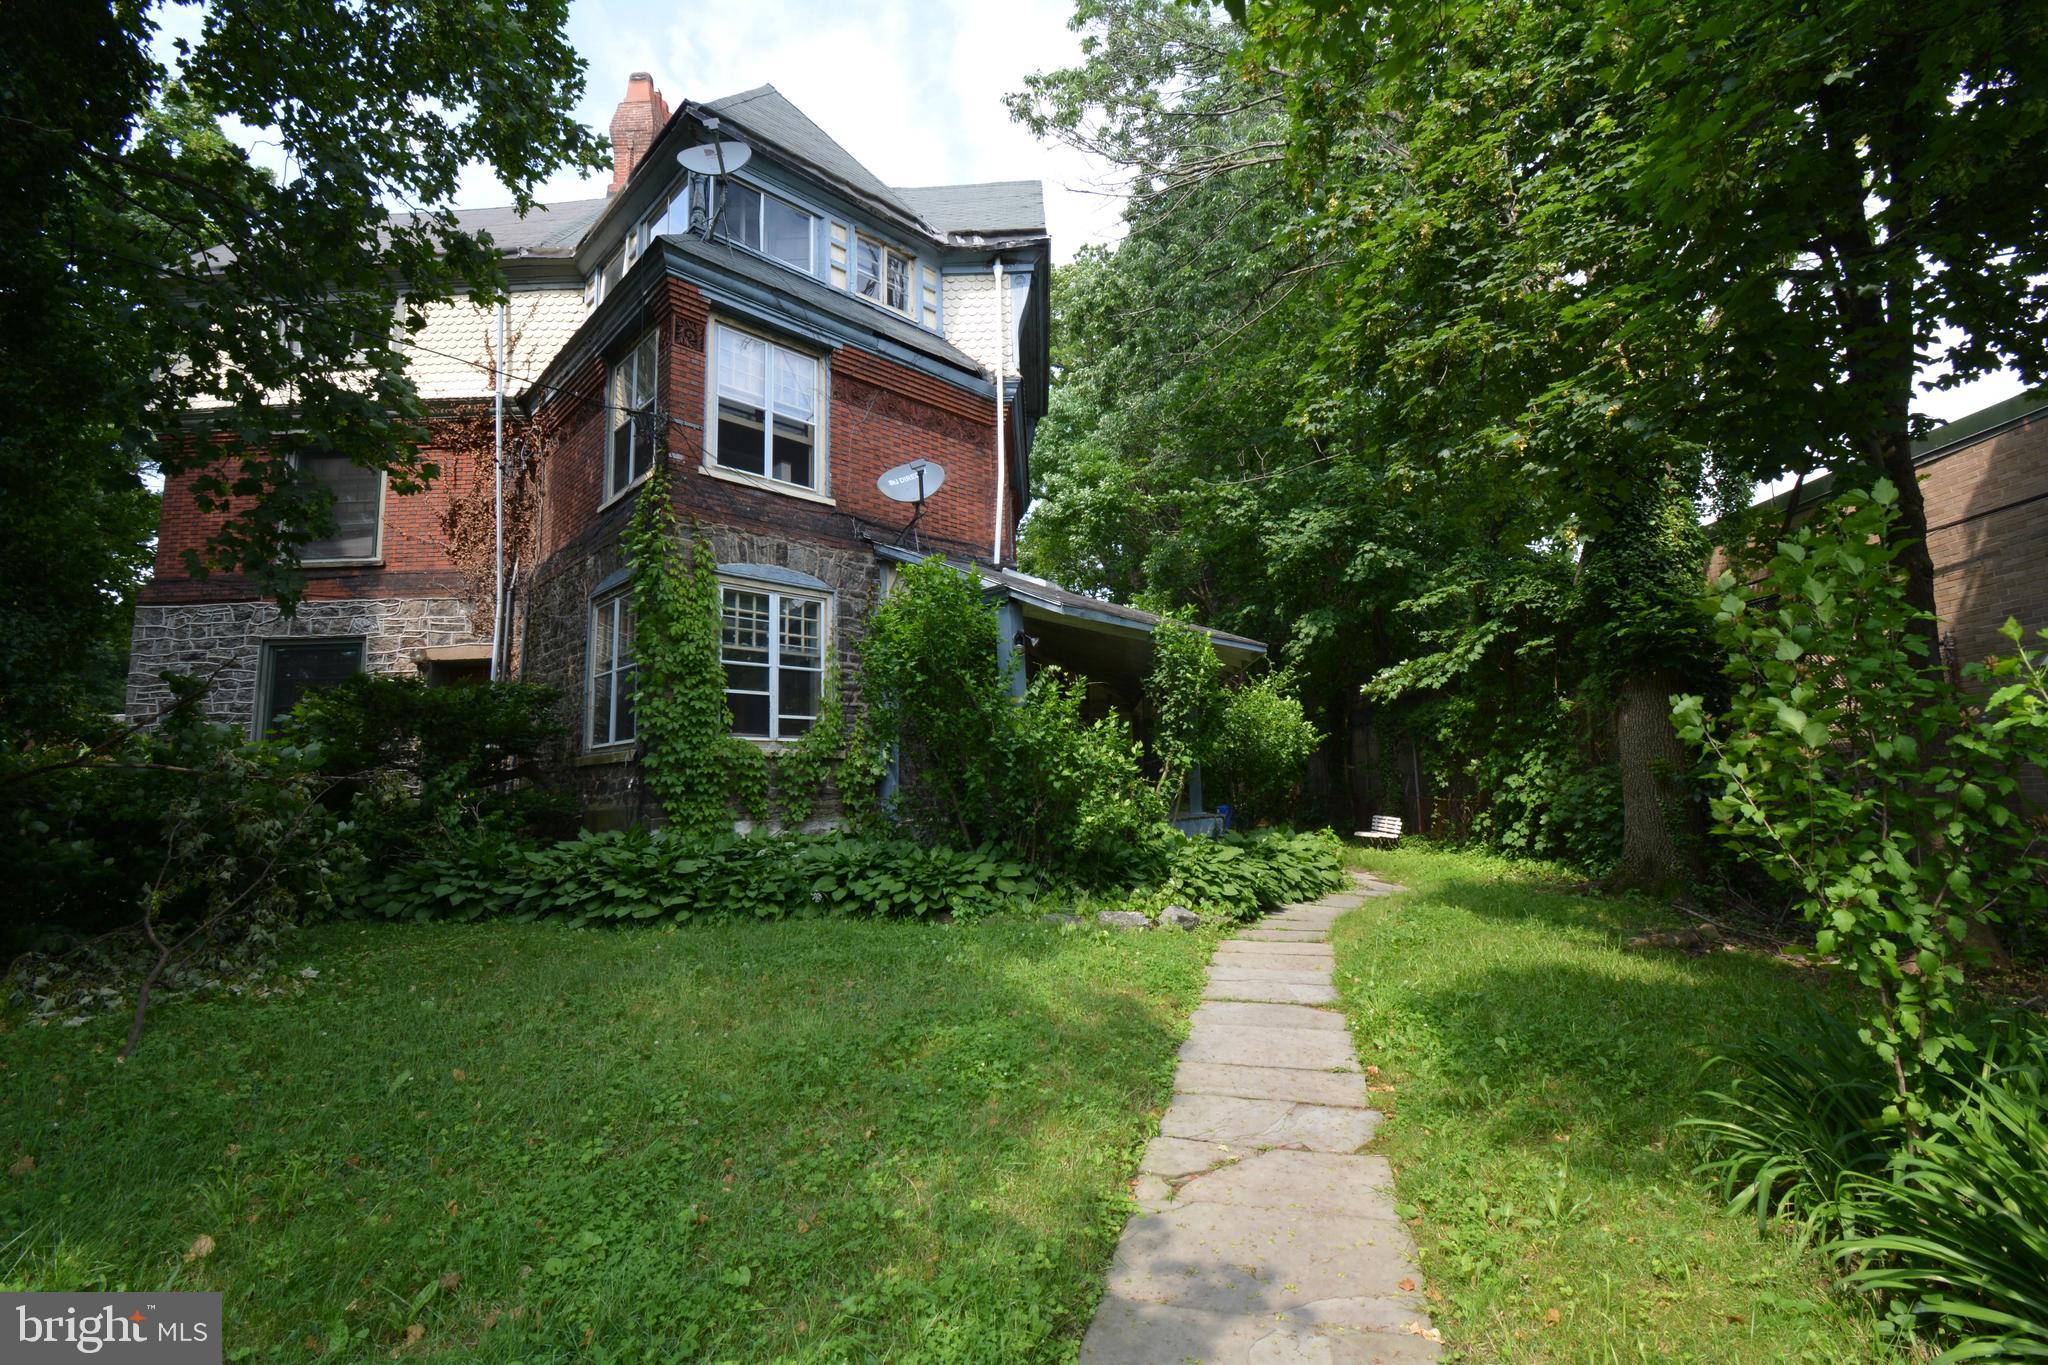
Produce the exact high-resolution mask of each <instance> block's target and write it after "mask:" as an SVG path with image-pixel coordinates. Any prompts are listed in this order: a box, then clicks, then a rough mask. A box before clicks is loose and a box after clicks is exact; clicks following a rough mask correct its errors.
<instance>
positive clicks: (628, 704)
mask: <svg viewBox="0 0 2048 1365" xmlns="http://www.w3.org/2000/svg"><path fill="white" fill-rule="evenodd" d="M638 676H639V673H638V669H637V668H636V667H635V666H634V662H633V594H632V590H631V589H630V588H624V589H621V590H619V591H618V592H615V593H611V594H609V595H607V596H604V597H600V598H598V599H597V600H596V601H595V602H593V603H591V605H590V677H589V683H588V687H587V688H586V693H585V695H586V698H587V700H586V703H585V706H584V714H585V718H586V719H585V724H584V747H586V748H590V749H603V748H606V747H608V746H610V745H614V744H631V743H632V742H633V736H634V734H635V733H636V731H635V728H634V723H633V719H634V718H633V693H634V689H635V687H636V685H637V679H638Z"/></svg>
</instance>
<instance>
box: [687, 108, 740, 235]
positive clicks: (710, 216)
mask: <svg viewBox="0 0 2048 1365" xmlns="http://www.w3.org/2000/svg"><path fill="white" fill-rule="evenodd" d="M718 129H719V122H718V120H717V119H715V118H707V119H705V120H704V131H705V132H707V133H709V134H710V135H711V140H710V141H709V142H700V143H698V144H697V145H696V146H694V147H685V148H683V150H681V151H680V152H677V153H676V164H677V165H678V166H681V167H682V168H683V169H684V170H686V171H688V172H689V173H690V174H691V176H693V177H695V176H703V177H705V178H706V179H707V180H708V181H709V182H710V185H709V188H708V189H707V191H706V194H705V199H707V200H709V201H710V202H711V208H710V210H709V211H708V212H707V211H706V206H705V204H704V203H702V202H699V199H698V196H697V195H696V193H695V192H694V190H695V186H694V184H693V185H692V193H691V195H690V230H691V231H692V232H696V233H700V234H702V235H703V236H704V237H705V238H706V239H707V240H708V239H709V238H710V236H711V229H712V225H713V223H714V222H715V220H716V217H717V215H718V214H720V213H723V212H724V211H725V206H724V205H723V204H721V203H718V202H717V199H718V180H719V177H720V176H725V175H730V174H732V173H733V172H734V171H736V170H738V169H739V168H740V167H742V166H744V165H746V164H747V162H748V161H749V160H750V159H752V157H753V155H754V149H753V148H752V147H749V146H748V145H747V144H746V143H744V142H739V141H736V140H734V139H732V138H722V137H720V136H719V135H718Z"/></svg>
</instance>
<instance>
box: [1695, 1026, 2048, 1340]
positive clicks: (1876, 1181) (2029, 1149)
mask: <svg viewBox="0 0 2048 1365" xmlns="http://www.w3.org/2000/svg"><path fill="white" fill-rule="evenodd" d="M1956 1050H1957V1052H1958V1053H1959V1054H1962V1055H1967V1056H1969V1057H1970V1058H1971V1059H1972V1061H1971V1064H1970V1065H1968V1066H1967V1067H1963V1066H1957V1067H1955V1068H1954V1069H1952V1070H1951V1071H1950V1072H1947V1073H1944V1074H1942V1075H1940V1077H1939V1079H1938V1080H1934V1081H1932V1082H1931V1083H1930V1086H1929V1090H1928V1093H1927V1095H1926V1099H1927V1102H1928V1115H1927V1118H1926V1122H1925V1125H1924V1130H1923V1131H1922V1133H1921V1134H1920V1135H1919V1136H1917V1137H1916V1136H1914V1134H1913V1133H1912V1132H1911V1131H1909V1130H1908V1129H1907V1128H1905V1127H1904V1126H1902V1125H1900V1124H1898V1123H1896V1122H1893V1121H1891V1120H1890V1118H1889V1115H1888V1110H1889V1109H1890V1107H1891V1106H1892V1104H1893V1103H1894V1101H1895V1094H1894V1091H1893V1074H1892V1070H1891V1068H1890V1067H1889V1066H1888V1065H1886V1064H1885V1062H1884V1060H1883V1059H1882V1058H1880V1057H1879V1056H1878V1054H1877V1053H1876V1052H1875V1051H1873V1050H1872V1049H1871V1048H1870V1047H1869V1046H1868V1045H1867V1044H1866V1043H1865V1042H1864V1041H1863V1039H1862V1038H1861V1037H1860V1036H1859V1033H1858V1031H1857V1030H1856V1029H1855V1028H1854V1027H1852V1026H1850V1025H1849V1024H1846V1023H1844V1022H1842V1021H1841V1020H1839V1019H1837V1018H1835V1017H1834V1016H1833V1015H1831V1014H1827V1013H1824V1012H1817V1013H1816V1015H1815V1017H1814V1020H1813V1022H1812V1023H1811V1025H1810V1026H1808V1027H1806V1028H1804V1029H1802V1030H1801V1032H1800V1033H1799V1034H1798V1035H1796V1036H1794V1037H1791V1038H1762V1039H1759V1040H1757V1041H1756V1042H1755V1043H1753V1044H1752V1045H1750V1046H1749V1047H1747V1048H1745V1049H1743V1050H1742V1051H1741V1052H1739V1053H1736V1054H1734V1055H1732V1056H1730V1057H1725V1058H1720V1059H1717V1060H1716V1062H1715V1064H1714V1065H1715V1067H1716V1068H1717V1069H1720V1070H1723V1071H1725V1072H1726V1073H1727V1076H1728V1080H1727V1083H1726V1085H1725V1087H1724V1088H1723V1089H1721V1090H1719V1091H1717V1092H1714V1093H1712V1094H1710V1095H1709V1096H1708V1097H1707V1098H1708V1099H1710V1100H1711V1101H1713V1103H1714V1105H1715V1108H1716V1112H1715V1113H1714V1114H1713V1115H1712V1116H1711V1117H1707V1118H1701V1119H1694V1120H1688V1121H1687V1123H1686V1125H1685V1126H1686V1127H1687V1128H1688V1129H1690V1130H1691V1131H1692V1132H1694V1133H1695V1134H1697V1135H1698V1137H1699V1139H1700V1141H1701V1143H1702V1145H1703V1148H1704V1151H1705V1159H1704V1160H1703V1161H1702V1162H1701V1165H1700V1167H1699V1169H1700V1171H1701V1172H1702V1173H1703V1174H1705V1175H1708V1176H1710V1177H1712V1178H1713V1179H1714V1180H1715V1181H1716V1182H1717V1184H1718V1185H1719V1187H1720V1191H1721V1193H1722V1195H1723V1197H1725V1198H1726V1199H1728V1200H1729V1202H1730V1203H1731V1204H1732V1205H1734V1206H1735V1207H1737V1208H1747V1209H1750V1210H1752V1211H1754V1213H1755V1214H1756V1217H1757V1220H1758V1223H1759V1225H1760V1226H1764V1225H1768V1224H1771V1223H1778V1224H1780V1225H1787V1226H1791V1227H1794V1228H1796V1229H1797V1230H1798V1231H1799V1232H1800V1234H1801V1236H1804V1237H1811V1238H1813V1239H1814V1240H1815V1241H1816V1242H1817V1243H1818V1245H1819V1246H1820V1247H1821V1248H1822V1249H1823V1250H1824V1251H1825V1252H1826V1253H1827V1254H1828V1255H1830V1256H1831V1257H1833V1258H1834V1259H1835V1260H1836V1261H1838V1262H1840V1263H1841V1264H1843V1265H1844V1267H1845V1268H1846V1269H1847V1271H1848V1274H1847V1276H1846V1278H1845V1283H1846V1284H1847V1285H1848V1286H1849V1287H1852V1288H1856V1289H1862V1290H1866V1291H1870V1292H1874V1293H1879V1294H1882V1295H1885V1296H1886V1297H1887V1298H1888V1299H1889V1300H1890V1302H1891V1304H1892V1307H1893V1311H1892V1319H1893V1321H1895V1322H1900V1323H1907V1322H1912V1321H1914V1320H1917V1322H1918V1324H1919V1326H1920V1327H1921V1328H1922V1330H1924V1331H1928V1332H1930V1333H1932V1334H1933V1335H1936V1336H1939V1337H1942V1338H1945V1339H1947V1340H1948V1341H1949V1342H1950V1343H1951V1347H1952V1349H1951V1350H1950V1352H1949V1354H1947V1355H1946V1356H1944V1359H1953V1360H1963V1359H1999V1360H2007V1359H2018V1358H2044V1357H2048V1029H2044V1027H2043V1025H2042V1024H2041V1023H2040V1021H2038V1020H2032V1019H2026V1020H2012V1021H2005V1022H2002V1023H1995V1024H1991V1025H1985V1026H1979V1027H1977V1028H1975V1029H1973V1030H1971V1031H1970V1032H1969V1033H1968V1034H1967V1035H1965V1036H1964V1037H1963V1038H1962V1041H1961V1042H1960V1043H1959V1045H1958V1047H1957V1049H1956Z"/></svg>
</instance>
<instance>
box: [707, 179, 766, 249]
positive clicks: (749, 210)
mask: <svg viewBox="0 0 2048 1365" xmlns="http://www.w3.org/2000/svg"><path fill="white" fill-rule="evenodd" d="M718 201H719V205H720V208H721V209H722V211H723V218H724V224H725V235H726V238H727V239H728V240H729V241H734V242H738V243H739V244H740V245H742V246H750V247H752V248H754V249H755V250H756V251H759V250H760V249H761V192H760V191H759V190H755V189H750V188H749V187H747V186H745V185H735V184H734V183H733V182H732V181H730V180H727V181H726V182H724V183H723V184H722V185H720V186H719V190H718Z"/></svg>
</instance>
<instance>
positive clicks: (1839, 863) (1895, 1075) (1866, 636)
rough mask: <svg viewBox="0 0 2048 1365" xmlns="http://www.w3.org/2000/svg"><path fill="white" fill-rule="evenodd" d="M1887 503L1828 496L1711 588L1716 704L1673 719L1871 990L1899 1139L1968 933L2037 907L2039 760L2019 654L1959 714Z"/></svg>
mask: <svg viewBox="0 0 2048 1365" xmlns="http://www.w3.org/2000/svg"><path fill="white" fill-rule="evenodd" d="M1896 502H1897V490H1896V489H1894V488H1893V487H1892V486H1891V485H1890V484H1889V483H1887V482H1885V481H1884V480H1879V481H1878V482H1877V483H1876V484H1875V485H1874V486H1873V487H1872V488H1871V489H1870V490H1869V491H1868V492H1860V491H1852V492H1849V493H1845V494H1843V495H1842V496H1840V497H1837V498H1836V499H1834V501H1832V502H1831V503H1829V504H1828V505H1827V507H1826V508H1824V509H1823V510H1822V511H1821V512H1820V513H1819V514H1818V515H1816V516H1815V518H1814V519H1813V520H1812V521H1811V522H1810V523H1808V524H1807V525H1806V526H1803V527H1801V528H1800V529H1799V530H1798V531H1797V532H1795V533H1794V534H1793V536H1792V537H1791V538H1790V539H1788V540H1786V541H1785V542H1783V543H1781V544H1780V545H1779V546H1778V548H1777V553H1776V554H1775V555H1774V556H1773V557H1772V559H1771V560H1770V563H1769V565H1768V567H1767V570H1766V573H1765V577H1764V580H1763V582H1762V583H1761V584H1759V585H1757V587H1758V588H1759V589H1760V590H1759V591H1757V592H1755V593H1754V594H1751V593H1749V592H1745V591H1744V588H1743V585H1742V584H1741V583H1739V582H1738V581H1737V580H1736V579H1735V578H1734V576H1733V575H1732V574H1730V575H1724V576H1723V578H1722V580H1721V582H1720V584H1719V585H1718V591H1719V593H1720V598H1719V601H1718V603H1717V606H1718V615H1717V618H1716V621H1717V625H1718V627H1719V631H1720V636H1721V639H1722V642H1723V643H1724V644H1725V645H1726V646H1727V649H1728V653H1729V658H1730V663H1729V671H1730V676H1731V679H1732V681H1733V682H1734V694H1733V699H1732V701H1731V703H1730V706H1729V709H1728V711H1727V713H1726V714H1725V715H1723V716H1721V717H1718V718H1711V719H1710V718H1709V717H1708V715H1707V713H1706V709H1705V706H1704V704H1703V703H1702V701H1701V700H1700V698H1698V697H1684V698H1680V699H1678V703H1677V707H1676V711H1675V717H1676V720H1677V723H1678V726H1679V731H1680V733H1681V734H1682V735H1684V736H1685V737H1686V738H1687V739H1688V740H1689V741H1690V742H1692V743H1693V744H1696V745H1699V746H1701V747H1702V748H1704V749H1705V750H1706V751H1707V753H1708V754H1709V755H1710V757H1711V759H1712V761H1713V764H1714V766H1715V769H1716V770H1717V773H1718V776H1719V778H1720V786H1721V790H1720V792H1719V794H1718V795H1717V796H1716V797H1715V799H1714V801H1713V812H1714V815H1715V817H1716V819H1718V820H1719V821H1720V822H1721V828H1722V830H1723V832H1724V833H1725V834H1726V835H1727V837H1729V838H1730V839H1732V840H1734V841H1735V842H1736V843H1738V844H1739V845H1740V846H1741V847H1743V848H1744V849H1745V850H1746V851H1748V852H1749V853H1750V854H1752V855H1753V856H1754V857H1755V858H1756V859H1757V860H1758V861H1759V862H1761V863H1762V865H1763V866H1764V867H1765V868H1766V869H1767V870H1768V871H1769V872H1770V873H1771V874H1772V875H1773V876H1774V877H1776V878H1778V879H1779V880H1780V881H1781V882H1783V883H1784V884H1786V885H1787V886H1788V887H1790V888H1791V889H1792V893H1793V895H1794V897H1795V898H1796V900H1797V902H1798V905H1799V908H1800V912H1801V913H1802V914H1803V915H1804V916H1805V917H1806V919H1807V920H1808V921H1809V922H1810V923H1812V924H1813V925H1814V926H1815V946H1816V947H1817V948H1818V950H1819V951H1820V952H1822V953H1824V954H1829V955H1835V956H1838V957H1839V959H1840V961H1841V963H1842V965H1843V966H1844V967H1845V968H1846V969H1847V970H1849V971H1850V972H1852V973H1853V974H1854V975H1855V977H1856V979H1857V980H1858V981H1859V982H1861V983H1862V984H1863V986H1864V987H1865V988H1867V989H1868V991H1869V992H1870V1000H1871V1006H1872V1007H1871V1008H1870V1009H1869V1011H1868V1013H1867V1014H1866V1016H1865V1020H1864V1027H1863V1036H1864V1039H1865V1041H1866V1042H1867V1043H1868V1044H1869V1045H1870V1046H1872V1047H1873V1048H1874V1049H1875V1050H1876V1052H1877V1053H1878V1055H1879V1056H1880V1057H1881V1058H1882V1059H1883V1061H1884V1062H1885V1064H1886V1066H1887V1068H1888V1069H1889V1070H1890V1072H1891V1075H1892V1092H1893V1103H1892V1106H1891V1111H1892V1115H1893V1117H1894V1119H1895V1120H1897V1121H1901V1122H1904V1123H1905V1124H1907V1125H1908V1126H1911V1125H1914V1124H1917V1123H1919V1122H1921V1121H1923V1120H1924V1119H1925V1118H1926V1117H1927V1115H1928V1113H1929V1112H1930V1111H1929V1105H1928V1101H1927V1099H1926V1097H1925V1094H1924V1093H1923V1092H1924V1091H1925V1090H1926V1088H1927V1087H1928V1086H1929V1085H1930V1084H1932V1083H1933V1078H1935V1077H1938V1076H1940V1075H1943V1074H1946V1073H1947V1072H1948V1071H1949V1070H1950V1068H1951V1067H1952V1066H1953V1065H1955V1063H1956V1059H1955V1057H1954V1056H1953V1048H1954V1046H1955V1041H1956V1039H1955V1032H1954V1016H1955V1008H1956V999H1957V996H1958V994H1959V993H1960V988H1961V985H1962V980H1963V967H1964V964H1965V962H1966V960H1967V957H1968V950H1967V949H1966V946H1965V940H1966V939H1967V937H1968V935H1969V931H1970V924H1971V923H1972V921H1984V922H1993V921H1996V920H1997V919H1998V918H1999V917H2000V916H2003V915H2010V914H2012V913H2013V912H2014V911H2015V910H2016V909H2017V908H2019V907H2021V906H2028V905H2031V906H2038V905H2039V904H2040V903H2041V900H2042V896H2043V888H2042V885H2041V882H2040V880H2039V878H2038V875H2037V872H2036V867H2037V865H2038V861H2039V847H2040V839H2041V835H2040V833H2039V831H2037V830H2035V829H2032V828H2030V827H2029V825H2028V823H2027V821H2026V820H2025V819H2024V818H2023V817H2022V812H2023V809H2024V797H2023V794H2022V788H2021V784H2020V772H2021V770H2022V768H2023V767H2024V766H2025V765H2026V764H2027V763H2028V762H2035V763H2039V762H2041V761H2042V760H2043V759H2048V727H2044V724H2043V719H2044V717H2048V705H2044V704H2043V703H2044V702H2048V687H2044V683H2043V675H2042V672H2041V669H2040V667H2039V665H2038V662H2037V661H2035V660H2032V659H2030V658H2029V656H2028V655H2027V652H2026V650H2025V649H2024V648H2022V649H2021V651H2020V655H2019V657H2018V659H2017V660H2015V661H2012V662H2011V663H2010V664H2009V665H2008V666H2007V668H2006V669H2005V670H2004V672H2003V673H2002V674H2001V675H2000V676H2002V677H2005V678H2007V679H2009V681H2008V682H2007V683H2006V685H2005V686H2003V687H2001V688H1999V689H1998V690H1997V691H1996V692H1994V693H1993V694H1992V695H1991V696H1990V697H1989V698H1988V699H1986V701H1985V703H1984V705H1983V706H1981V707H1975V706H1972V707H1966V706H1965V705H1964V701H1965V699H1964V698H1963V697H1962V696H1961V695H1959V694H1958V692H1957V690H1956V689H1955V688H1954V687H1953V685H1952V684H1951V683H1950V682H1949V681H1948V679H1947V678H1946V677H1945V676H1943V674H1942V673H1941V671H1940V670H1939V669H1938V668H1936V667H1935V666H1934V661H1933V660H1932V659H1931V658H1930V657H1929V653H1930V650H1929V645H1928V640H1927V635H1926V627H1927V625H1928V622H1927V619H1926V617H1925V615H1924V613H1921V612H1918V611H1916V610H1915V609H1914V608H1913V607H1912V606H1911V604H1910V603H1909V601H1908V600H1907V595H1906V587H1905V577H1904V573H1903V571H1902V570H1900V568H1899V567H1898V565H1897V563H1896V560H1897V556H1898V553H1899V547H1898V544H1897V538H1896V536H1895V534H1894V527H1895V524H1896V522H1897V519H1898V513H1897V511H1896V508H1895V503H1896ZM2009 630H2010V633H2011V635H2012V637H2013V638H2014V639H2015V641H2017V639H2018V634H2019V632H2018V627H2017V626H2010V627H2009Z"/></svg>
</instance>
